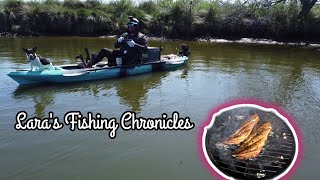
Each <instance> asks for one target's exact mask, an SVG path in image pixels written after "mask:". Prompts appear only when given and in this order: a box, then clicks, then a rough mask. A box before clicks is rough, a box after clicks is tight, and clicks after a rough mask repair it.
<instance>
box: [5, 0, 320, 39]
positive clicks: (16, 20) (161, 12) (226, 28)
mask: <svg viewBox="0 0 320 180" xmlns="http://www.w3.org/2000/svg"><path fill="white" fill-rule="evenodd" d="M189 2H190V1H189V0H177V1H173V0H147V1H144V2H141V3H140V4H137V3H134V1H132V0H117V1H111V2H109V3H103V2H101V1H98V0H87V1H79V0H64V1H58V0H45V1H42V2H39V1H28V2H24V1H21V0H3V1H1V2H0V31H11V32H15V33H20V34H26V35H27V34H44V35H46V34H55V35H58V34H62V35H86V36H97V35H109V34H119V33H121V32H122V31H125V30H126V23H127V17H128V15H133V16H135V17H136V18H138V19H139V20H140V21H141V24H142V27H143V31H144V32H145V33H146V34H148V35H149V36H153V35H155V36H160V30H161V28H162V26H163V30H164V35H165V36H166V37H168V38H186V28H187V27H188V22H189V7H190V4H189ZM252 2H254V1H252ZM255 2H259V1H255ZM299 10H300V4H299V1H298V0H289V1H287V2H286V3H279V4H276V5H272V6H270V7H263V6H261V5H260V4H257V3H251V4H243V3H242V2H240V1H235V2H233V3H230V2H229V3H228V2H225V3H222V2H221V1H219V0H213V1H206V0H194V1H193V9H192V29H191V36H192V37H203V36H210V37H226V38H239V37H254V38H276V39H277V38H278V39H281V38H295V37H298V38H299V37H305V34H306V33H308V32H309V31H311V29H312V28H313V29H312V32H313V35H315V36H316V37H320V30H318V29H316V30H315V29H314V28H318V27H319V18H320V6H319V5H316V6H315V7H314V8H313V9H312V11H311V12H310V14H309V18H308V19H307V20H306V21H307V22H308V27H307V28H306V26H305V25H304V26H302V25H301V20H300V19H299V18H298V13H299ZM305 24H306V23H305ZM317 30H318V31H317ZM317 32H318V33H317Z"/></svg>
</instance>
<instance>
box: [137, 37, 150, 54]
mask: <svg viewBox="0 0 320 180" xmlns="http://www.w3.org/2000/svg"><path fill="white" fill-rule="evenodd" d="M134 47H135V48H137V49H138V50H139V51H140V52H142V53H144V52H146V51H147V49H148V46H147V38H146V37H145V36H144V37H143V38H141V39H140V42H139V44H138V43H136V44H135V45H134Z"/></svg>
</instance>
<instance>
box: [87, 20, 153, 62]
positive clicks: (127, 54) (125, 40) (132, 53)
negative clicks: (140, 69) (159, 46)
mask: <svg viewBox="0 0 320 180" xmlns="http://www.w3.org/2000/svg"><path fill="white" fill-rule="evenodd" d="M114 47H115V48H120V49H119V50H112V49H108V48H103V49H101V50H100V52H99V53H98V54H97V55H96V56H95V57H94V58H93V59H92V60H91V61H89V62H88V64H87V66H88V67H92V65H94V64H96V63H98V62H100V61H101V60H102V59H103V58H104V57H107V58H108V66H116V65H117V63H116V58H122V64H123V65H131V64H139V63H141V59H142V54H143V53H144V52H146V51H147V39H146V36H145V35H144V34H142V33H141V32H140V25H139V20H138V19H136V18H133V17H132V16H129V22H128V30H127V32H126V33H124V34H122V35H121V36H120V37H119V39H118V40H117V42H116V43H115V44H114Z"/></svg>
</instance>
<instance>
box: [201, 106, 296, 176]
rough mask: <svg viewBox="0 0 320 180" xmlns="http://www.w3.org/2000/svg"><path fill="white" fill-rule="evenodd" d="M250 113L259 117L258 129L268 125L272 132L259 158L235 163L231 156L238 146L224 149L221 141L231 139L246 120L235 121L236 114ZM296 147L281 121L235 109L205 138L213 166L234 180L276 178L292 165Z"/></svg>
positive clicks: (287, 129) (224, 114)
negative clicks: (265, 123) (268, 123)
mask: <svg viewBox="0 0 320 180" xmlns="http://www.w3.org/2000/svg"><path fill="white" fill-rule="evenodd" d="M253 112H256V113H257V114H258V115H259V116H260V121H259V123H258V125H259V124H261V123H263V122H265V121H269V122H271V123H272V130H271V132H270V134H269V136H268V140H267V142H266V144H265V146H264V147H263V149H262V151H261V153H260V154H259V156H258V157H256V158H253V159H249V160H237V159H235V158H233V157H232V156H231V153H232V151H234V150H235V149H236V148H237V147H238V146H236V145H231V146H229V145H223V144H221V141H222V140H223V139H225V138H226V137H228V136H230V135H231V134H232V133H233V132H234V131H235V129H236V128H237V127H239V125H240V124H241V123H242V122H243V121H244V120H245V118H243V119H242V120H238V118H236V117H237V116H238V115H239V114H240V115H243V114H245V115H246V116H245V117H248V116H249V115H250V114H252V113H253ZM230 127H232V128H230ZM295 147H296V145H295V141H294V138H293V135H292V132H291V130H290V128H289V127H288V126H287V124H286V123H285V122H283V120H281V119H280V118H279V117H277V116H276V115H275V114H273V113H270V112H264V111H261V110H257V109H253V108H238V109H233V110H231V111H228V112H224V113H222V114H221V115H220V116H218V117H217V118H216V120H215V124H214V125H213V127H212V128H211V129H209V130H208V133H207V136H206V148H207V152H208V155H209V157H210V159H211V161H212V163H213V164H214V165H215V166H216V167H217V168H218V169H219V170H220V171H222V172H224V173H225V174H226V175H228V176H231V177H234V178H237V179H257V178H261V179H270V178H273V177H276V176H278V175H279V174H280V173H282V172H284V171H285V170H286V169H287V168H288V167H289V165H290V163H291V162H292V160H293V157H294V154H295Z"/></svg>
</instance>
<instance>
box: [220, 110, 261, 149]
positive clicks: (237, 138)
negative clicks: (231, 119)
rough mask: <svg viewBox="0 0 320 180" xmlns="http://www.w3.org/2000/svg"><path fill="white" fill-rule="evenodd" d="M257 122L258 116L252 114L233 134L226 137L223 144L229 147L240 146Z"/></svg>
mask: <svg viewBox="0 0 320 180" xmlns="http://www.w3.org/2000/svg"><path fill="white" fill-rule="evenodd" d="M259 120H260V118H259V116H258V114H256V113H255V114H253V115H252V116H250V117H249V118H248V119H247V120H246V121H245V122H244V123H243V124H242V125H241V126H240V127H239V128H238V129H237V131H236V132H235V133H234V134H232V135H231V136H230V137H228V138H227V140H225V141H224V142H223V143H224V144H229V145H232V144H240V143H241V142H242V141H244V140H245V139H246V138H247V137H248V136H249V134H250V133H251V131H252V129H253V127H254V126H255V125H256V124H257V123H258V121H259Z"/></svg>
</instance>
